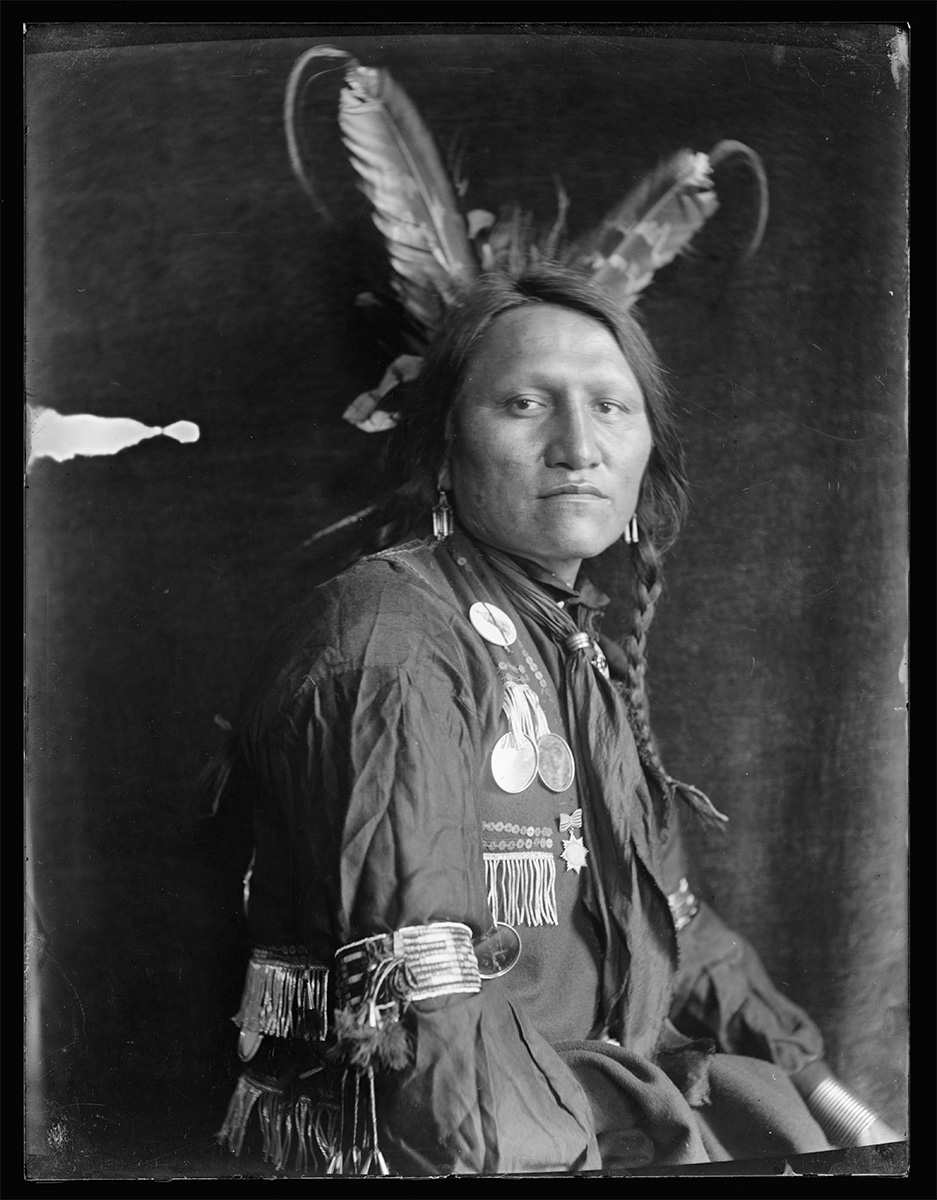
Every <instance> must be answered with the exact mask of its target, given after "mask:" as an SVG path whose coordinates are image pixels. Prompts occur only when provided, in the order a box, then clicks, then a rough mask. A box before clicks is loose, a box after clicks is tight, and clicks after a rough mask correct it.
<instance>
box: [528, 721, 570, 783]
mask: <svg viewBox="0 0 937 1200" xmlns="http://www.w3.org/2000/svg"><path fill="white" fill-rule="evenodd" d="M537 760H538V766H537V770H538V772H539V774H540V778H541V779H542V780H543V783H544V784H545V785H546V787H548V788H549V789H550V791H551V792H565V791H567V790H568V789H569V788H571V787H572V784H573V779H574V778H575V776H576V764H575V762H574V761H573V752H572V750H570V748H569V744H568V743H567V741H566V739H565V738H562V737H560V735H559V734H558V733H545V734H544V735H543V737H542V738H541V739H540V740H539V741H538V742H537Z"/></svg>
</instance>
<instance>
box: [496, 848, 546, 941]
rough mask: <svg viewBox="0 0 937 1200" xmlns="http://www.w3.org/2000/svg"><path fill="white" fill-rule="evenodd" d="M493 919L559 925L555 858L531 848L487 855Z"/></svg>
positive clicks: (512, 923) (524, 923)
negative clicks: (530, 849) (532, 850)
mask: <svg viewBox="0 0 937 1200" xmlns="http://www.w3.org/2000/svg"><path fill="white" fill-rule="evenodd" d="M485 882H486V884H487V886H488V905H489V907H490V909H491V916H492V919H493V920H494V921H495V922H496V923H497V922H505V923H507V924H508V925H558V924H559V920H558V918H557V915H556V859H555V858H554V856H553V855H552V854H541V853H537V852H536V851H534V852H531V851H528V850H524V851H520V852H515V853H510V852H509V853H506V854H502V853H489V854H486V855H485Z"/></svg>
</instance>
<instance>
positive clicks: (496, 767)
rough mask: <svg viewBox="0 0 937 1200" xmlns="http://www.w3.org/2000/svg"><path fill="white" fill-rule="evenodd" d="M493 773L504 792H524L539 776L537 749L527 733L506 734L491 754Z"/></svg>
mask: <svg viewBox="0 0 937 1200" xmlns="http://www.w3.org/2000/svg"><path fill="white" fill-rule="evenodd" d="M491 773H492V775H493V776H494V778H495V783H496V784H497V785H498V787H499V788H500V789H501V790H502V791H503V792H523V791H524V790H525V789H526V788H529V787H530V785H531V784H532V783H533V781H534V779H535V777H536V775H537V747H536V746H535V745H534V743H533V742H532V741H531V740H530V738H529V737H528V736H527V735H526V734H525V733H520V734H515V733H506V734H504V736H503V737H500V738H498V740H497V742H496V743H495V748H494V750H492V752H491Z"/></svg>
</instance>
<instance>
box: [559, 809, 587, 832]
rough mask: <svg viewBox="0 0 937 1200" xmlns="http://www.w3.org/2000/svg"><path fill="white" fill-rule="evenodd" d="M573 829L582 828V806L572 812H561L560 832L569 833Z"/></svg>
mask: <svg viewBox="0 0 937 1200" xmlns="http://www.w3.org/2000/svg"><path fill="white" fill-rule="evenodd" d="M571 829H582V809H581V808H577V809H576V811H575V812H572V813H560V833H569V831H570V830H571Z"/></svg>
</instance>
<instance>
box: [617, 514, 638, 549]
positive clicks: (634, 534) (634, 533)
mask: <svg viewBox="0 0 937 1200" xmlns="http://www.w3.org/2000/svg"><path fill="white" fill-rule="evenodd" d="M622 536H623V537H624V539H625V542H626V543H627V544H628V545H629V546H636V545H637V544H638V541H639V540H640V537H641V531H640V529H638V518H637V517H632V518H631V520H630V521H629V522H628V524H627V525H626V526H625V532H624V534H623V535H622Z"/></svg>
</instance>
